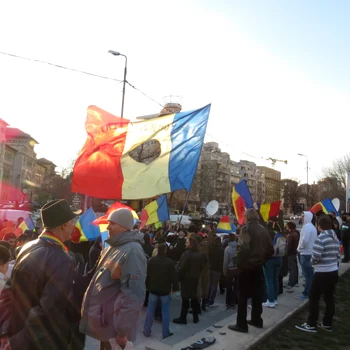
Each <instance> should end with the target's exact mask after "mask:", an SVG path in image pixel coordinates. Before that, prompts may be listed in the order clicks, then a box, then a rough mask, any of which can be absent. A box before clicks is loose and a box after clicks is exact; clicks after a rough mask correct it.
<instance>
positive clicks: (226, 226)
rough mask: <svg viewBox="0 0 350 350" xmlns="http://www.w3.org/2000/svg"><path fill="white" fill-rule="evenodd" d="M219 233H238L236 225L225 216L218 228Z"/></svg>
mask: <svg viewBox="0 0 350 350" xmlns="http://www.w3.org/2000/svg"><path fill="white" fill-rule="evenodd" d="M216 232H217V233H231V232H236V225H235V224H234V223H233V222H230V218H229V217H228V216H227V215H223V216H222V217H221V219H220V221H219V223H218V226H217V227H216Z"/></svg>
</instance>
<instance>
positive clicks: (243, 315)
mask: <svg viewBox="0 0 350 350" xmlns="http://www.w3.org/2000/svg"><path fill="white" fill-rule="evenodd" d="M262 275H263V270H262V267H261V268H258V269H249V270H248V269H239V270H238V281H237V296H238V310H237V325H238V326H239V327H241V328H244V329H247V328H248V324H247V306H248V305H247V301H248V298H249V297H251V299H252V313H251V320H252V322H253V323H255V324H262V323H263V319H262V318H261V314H262V304H261V299H262V293H263V292H262V291H263V287H264V286H263V281H264V279H263V278H262Z"/></svg>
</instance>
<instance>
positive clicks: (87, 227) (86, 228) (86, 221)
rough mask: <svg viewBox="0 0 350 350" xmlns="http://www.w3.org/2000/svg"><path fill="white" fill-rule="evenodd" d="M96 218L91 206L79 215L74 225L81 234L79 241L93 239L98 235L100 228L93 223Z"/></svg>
mask: <svg viewBox="0 0 350 350" xmlns="http://www.w3.org/2000/svg"><path fill="white" fill-rule="evenodd" d="M95 219H96V215H95V212H94V210H93V209H92V208H89V209H88V210H86V211H85V212H84V213H83V214H82V215H81V216H80V217H79V220H78V222H77V223H76V225H75V227H76V228H77V229H78V230H79V232H80V234H81V236H80V239H79V241H80V242H83V241H94V240H95V239H96V238H97V237H98V236H99V235H100V229H99V227H97V226H96V225H94V224H93V221H94V220H95Z"/></svg>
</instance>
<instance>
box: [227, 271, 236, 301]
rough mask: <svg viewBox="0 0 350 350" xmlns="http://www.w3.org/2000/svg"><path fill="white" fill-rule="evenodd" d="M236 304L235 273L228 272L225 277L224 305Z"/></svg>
mask: <svg viewBox="0 0 350 350" xmlns="http://www.w3.org/2000/svg"><path fill="white" fill-rule="evenodd" d="M236 304H237V273H236V271H234V270H228V272H227V276H226V305H227V306H228V305H236Z"/></svg>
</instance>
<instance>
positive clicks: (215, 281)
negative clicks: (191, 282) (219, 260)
mask: <svg viewBox="0 0 350 350" xmlns="http://www.w3.org/2000/svg"><path fill="white" fill-rule="evenodd" d="M220 276H221V272H220V271H213V270H210V271H209V288H208V302H209V305H213V304H214V300H215V297H216V292H217V290H218V285H219V282H220Z"/></svg>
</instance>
